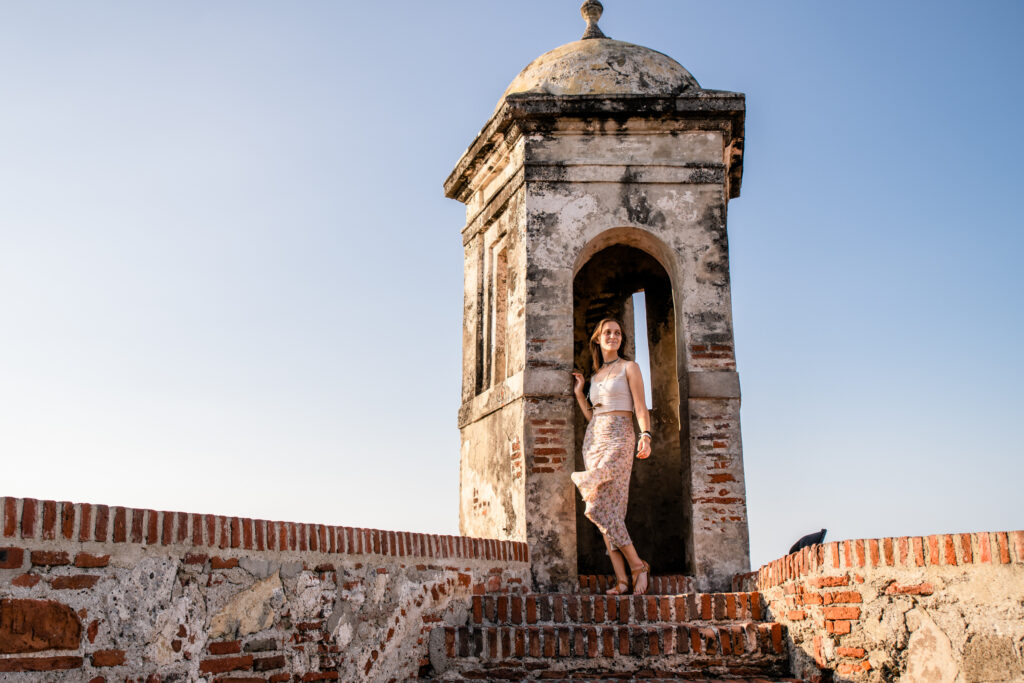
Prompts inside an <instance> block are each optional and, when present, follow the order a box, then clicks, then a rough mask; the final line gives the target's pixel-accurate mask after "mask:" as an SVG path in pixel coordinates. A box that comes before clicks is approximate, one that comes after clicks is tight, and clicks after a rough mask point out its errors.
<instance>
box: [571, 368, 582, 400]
mask: <svg viewBox="0 0 1024 683" xmlns="http://www.w3.org/2000/svg"><path fill="white" fill-rule="evenodd" d="M572 378H573V380H575V381H574V382H573V387H572V393H574V394H576V395H577V396H582V395H583V373H582V372H576V371H575V370H574V371H573V373H572Z"/></svg>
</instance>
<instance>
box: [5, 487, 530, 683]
mask: <svg viewBox="0 0 1024 683" xmlns="http://www.w3.org/2000/svg"><path fill="white" fill-rule="evenodd" d="M26 515H27V516H28V517H27V518H26ZM8 528H9V529H10V534H9V535H8V536H5V537H4V540H3V541H2V542H0V564H2V566H0V569H5V570H10V571H7V572H6V576H5V577H2V578H0V581H3V582H5V583H0V595H3V596H4V597H3V599H2V600H0V655H5V656H0V672H47V671H65V670H68V669H74V670H76V671H75V673H74V675H73V678H70V679H69V680H83V681H93V680H96V681H101V680H102V681H107V680H113V679H114V678H117V680H125V679H126V678H127V679H128V680H135V681H150V680H163V676H164V675H165V674H170V673H173V674H174V675H176V676H177V680H198V679H200V678H205V679H206V680H210V681H215V680H225V681H227V680H231V681H236V683H237V681H240V680H260V681H278V682H279V683H284V681H289V682H290V681H295V680H298V681H321V680H324V681H330V680H390V679H396V680H408V679H410V678H415V677H417V676H418V674H419V670H420V667H421V666H422V662H423V661H425V660H426V657H427V645H428V636H429V633H430V631H431V630H432V629H433V628H435V627H436V626H437V625H438V624H440V623H443V622H444V621H446V620H449V619H451V614H452V613H453V612H454V613H459V609H460V607H459V606H460V605H463V604H464V605H467V606H469V605H470V604H471V600H472V597H473V596H474V595H477V596H481V595H484V594H485V593H491V594H502V595H506V596H511V595H519V594H521V593H522V592H523V591H525V590H526V589H527V581H528V579H529V574H528V565H527V562H526V559H527V553H526V546H525V544H522V543H515V542H509V541H495V540H490V539H474V538H465V537H454V536H437V535H428V534H414V533H408V532H395V531H383V530H374V529H357V528H350V527H332V526H326V525H314V524H293V523H286V522H264V521H261V520H251V519H243V518H233V517H218V516H215V515H198V514H185V513H175V512H160V511H153V510H136V509H128V508H113V509H108V508H106V507H104V506H98V505H88V504H71V503H56V502H54V503H52V504H50V502H48V501H31V502H29V503H28V504H27V505H26V501H23V500H19V499H14V498H5V499H3V500H2V501H0V530H7V529H8ZM22 534H25V535H26V537H25V538H22ZM83 537H84V538H85V540H82V538H83ZM260 545H263V546H264V548H265V549H264V550H262V551H260V550H257V549H256V548H257V547H258V546H260ZM303 549H305V550H303ZM140 550H141V552H140ZM174 591H179V593H178V595H180V596H181V597H174ZM8 595H11V596H13V597H11V598H8V597H6V596H8ZM111 600H113V602H109V601H111ZM181 600H184V601H185V604H186V605H187V607H184V608H183V607H182V606H181V605H182V603H181V602H180V601H181ZM109 604H116V605H117V612H116V614H117V615H118V617H117V618H116V619H110V617H109V615H110V612H109V607H108V605H109ZM338 605H344V608H343V609H342V611H340V612H339V611H337V610H338ZM167 618H171V619H175V620H177V623H175V622H170V623H167V622H166V621H164V620H166V619H167ZM108 619H110V620H108ZM346 620H347V621H346ZM125 623H131V624H132V626H131V627H130V628H125V627H124V624H125ZM142 632H145V633H150V634H154V635H153V636H151V637H153V638H155V641H154V642H153V643H147V642H145V641H143V640H142V639H140V638H139V637H138V634H139V633H142ZM61 651H65V652H61ZM67 651H71V652H72V653H74V656H63V655H64V654H67ZM50 654H54V655H61V656H48V655H50ZM154 656H158V657H159V659H154ZM157 669H159V670H160V671H161V672H162V673H161V674H160V675H159V676H158V677H157V674H154V673H153V672H154V671H156V670H157ZM112 671H116V672H117V675H116V676H112V675H111V672H112ZM2 677H3V676H2V675H0V678H2ZM47 680H48V679H47Z"/></svg>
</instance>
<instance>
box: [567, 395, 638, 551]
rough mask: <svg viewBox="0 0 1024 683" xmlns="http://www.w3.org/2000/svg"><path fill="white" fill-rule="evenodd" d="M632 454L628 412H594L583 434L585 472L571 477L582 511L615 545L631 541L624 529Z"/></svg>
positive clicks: (632, 435)
mask: <svg viewBox="0 0 1024 683" xmlns="http://www.w3.org/2000/svg"><path fill="white" fill-rule="evenodd" d="M634 455H636V437H635V434H634V432H633V416H632V415H608V414H603V415H595V416H594V417H593V419H592V420H591V421H590V423H589V424H587V433H586V435H585V436H584V437H583V464H584V466H586V468H587V470H586V471H585V472H573V473H572V480H573V483H575V484H576V488H578V489H579V491H580V495H581V496H583V502H584V503H586V509H585V510H584V512H583V514H584V515H586V517H587V519H589V520H590V521H591V522H593V523H594V524H595V525H597V528H598V529H599V530H600V531H601V533H602V534H604V535H605V536H606V537H607V538H608V539H609V540H611V542H612V544H613V545H614V546H615V547H616V548H621V547H623V546H627V545H630V544H632V542H633V541H631V540H630V538H629V532H628V531H626V504H627V502H628V501H629V475H630V473H631V472H632V471H633V456H634Z"/></svg>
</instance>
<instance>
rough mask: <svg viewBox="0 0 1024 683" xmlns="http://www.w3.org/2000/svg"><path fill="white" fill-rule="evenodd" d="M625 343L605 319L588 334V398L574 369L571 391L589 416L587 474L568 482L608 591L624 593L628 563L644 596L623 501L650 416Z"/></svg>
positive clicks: (641, 565) (646, 575)
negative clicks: (607, 574)
mask: <svg viewBox="0 0 1024 683" xmlns="http://www.w3.org/2000/svg"><path fill="white" fill-rule="evenodd" d="M625 343H626V337H625V334H624V333H623V332H622V325H620V324H619V322H618V321H617V320H614V319H612V318H605V319H604V320H602V321H601V322H599V323H598V324H597V329H596V330H594V334H593V335H591V337H590V352H591V355H592V356H593V358H594V374H593V376H591V378H590V402H589V403H588V401H587V399H586V397H584V395H583V375H582V374H581V373H579V372H573V373H572V375H573V378H574V379H575V386H574V388H573V393H575V394H576V400H577V401H578V402H579V404H580V409H581V410H582V411H583V414H584V416H586V418H587V420H588V424H587V433H586V436H585V437H584V438H583V462H584V465H585V466H586V468H587V470H586V472H574V473H573V474H572V480H573V482H574V483H575V484H576V488H578V489H579V491H580V495H582V496H583V502H584V503H586V506H587V507H586V510H585V511H584V513H583V514H585V515H586V516H587V519H589V520H590V521H591V522H593V523H594V524H595V525H597V528H598V530H600V532H601V534H602V536H604V543H605V546H606V547H607V548H608V555H609V557H611V560H612V566H613V567H614V568H615V579H616V581H617V584H616V586H615V588H612V589H611V590H609V591H608V594H609V595H622V594H623V593H626V592H628V591H629V588H630V581H629V579H628V578H627V574H626V568H627V566H628V568H629V571H630V574H631V577H632V588H633V593H634V594H635V595H643V594H645V593H646V592H647V588H648V586H649V584H650V579H651V567H650V565H648V564H647V563H646V562H644V561H643V560H641V559H640V556H639V555H637V553H636V549H635V548H634V547H633V542H632V541H631V540H630V538H629V532H627V531H626V502H627V499H628V497H629V475H630V471H631V470H632V469H633V454H634V452H635V453H636V457H638V458H640V459H643V458H646V457H648V456H649V455H650V454H651V432H650V428H651V426H650V425H651V416H650V414H649V413H648V412H647V404H646V402H645V401H644V379H643V376H641V374H640V366H639V365H637V364H636V363H634V362H633V361H631V360H629V359H627V358H625V357H624V356H621V355H619V349H620V348H622V346H623V345H624V344H625ZM634 411H636V417H637V421H638V422H639V423H640V429H641V430H643V431H641V432H640V438H639V440H637V441H636V447H635V448H636V450H635V451H634V445H633V444H634V441H633V439H634V436H633V412H634Z"/></svg>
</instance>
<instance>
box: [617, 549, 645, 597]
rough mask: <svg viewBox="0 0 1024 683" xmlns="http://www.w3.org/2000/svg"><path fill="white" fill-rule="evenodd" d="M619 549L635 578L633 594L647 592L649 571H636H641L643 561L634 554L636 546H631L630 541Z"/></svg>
mask: <svg viewBox="0 0 1024 683" xmlns="http://www.w3.org/2000/svg"><path fill="white" fill-rule="evenodd" d="M619 551H620V552H621V553H622V556H623V557H624V558H625V560H626V562H627V563H628V564H629V570H630V572H631V573H633V574H635V575H636V578H637V581H636V585H635V586H633V594H634V595H644V594H645V593H647V587H648V584H650V579H651V577H650V576H648V574H649V572H643V573H642V574H638V572H641V571H643V568H644V561H643V560H641V559H640V556H639V555H637V554H636V548H634V547H633V544H632V543H630V544H629V545H624V546H622V547H621V548H619Z"/></svg>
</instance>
